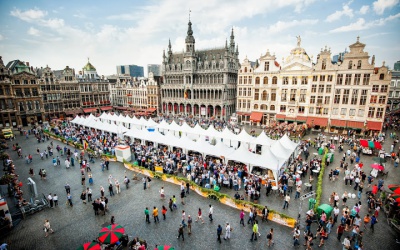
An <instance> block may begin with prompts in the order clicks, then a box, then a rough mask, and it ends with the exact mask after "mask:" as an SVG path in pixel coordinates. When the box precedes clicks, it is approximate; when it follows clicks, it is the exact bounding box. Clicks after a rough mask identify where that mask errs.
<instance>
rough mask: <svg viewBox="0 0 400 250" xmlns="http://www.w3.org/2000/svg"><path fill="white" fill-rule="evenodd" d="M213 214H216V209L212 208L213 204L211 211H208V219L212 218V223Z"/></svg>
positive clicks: (211, 219)
mask: <svg viewBox="0 0 400 250" xmlns="http://www.w3.org/2000/svg"><path fill="white" fill-rule="evenodd" d="M213 213H214V207H213V206H211V204H210V209H209V211H208V218H210V221H211V222H212V221H213Z"/></svg>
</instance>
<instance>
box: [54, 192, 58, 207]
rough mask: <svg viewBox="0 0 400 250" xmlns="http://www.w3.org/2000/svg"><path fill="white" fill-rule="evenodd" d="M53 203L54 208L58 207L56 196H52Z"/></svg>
mask: <svg viewBox="0 0 400 250" xmlns="http://www.w3.org/2000/svg"><path fill="white" fill-rule="evenodd" d="M53 201H54V206H55V207H57V206H58V196H57V194H54V196H53Z"/></svg>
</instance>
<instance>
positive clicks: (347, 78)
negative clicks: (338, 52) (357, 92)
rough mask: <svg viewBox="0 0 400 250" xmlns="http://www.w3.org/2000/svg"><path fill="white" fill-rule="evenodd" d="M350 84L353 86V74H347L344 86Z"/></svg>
mask: <svg viewBox="0 0 400 250" xmlns="http://www.w3.org/2000/svg"><path fill="white" fill-rule="evenodd" d="M350 84H351V74H346V79H345V81H344V85H350Z"/></svg>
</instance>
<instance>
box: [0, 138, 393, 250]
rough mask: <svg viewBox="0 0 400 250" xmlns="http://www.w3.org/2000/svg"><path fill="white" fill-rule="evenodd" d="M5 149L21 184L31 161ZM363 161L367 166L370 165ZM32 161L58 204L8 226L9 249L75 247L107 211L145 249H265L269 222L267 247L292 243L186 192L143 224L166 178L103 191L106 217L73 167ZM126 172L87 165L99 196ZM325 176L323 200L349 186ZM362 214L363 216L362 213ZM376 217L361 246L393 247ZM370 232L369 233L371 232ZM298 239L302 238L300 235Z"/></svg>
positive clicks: (274, 204)
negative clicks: (255, 231)
mask: <svg viewBox="0 0 400 250" xmlns="http://www.w3.org/2000/svg"><path fill="white" fill-rule="evenodd" d="M17 142H18V143H19V144H20V145H21V146H22V148H23V154H28V153H34V152H36V148H37V147H39V148H40V149H41V150H44V149H45V147H47V145H48V143H47V142H46V143H40V144H38V143H37V141H36V140H34V139H33V138H30V139H29V140H25V139H24V138H23V137H21V136H19V135H17ZM57 144H59V145H62V143H61V142H58V141H54V146H56V145H57ZM385 146H386V147H389V143H386V144H385ZM312 152H313V151H312ZM10 154H11V156H12V158H13V160H14V161H15V165H16V166H17V172H18V174H19V175H20V180H23V181H24V184H25V183H26V179H27V178H28V177H29V175H28V170H29V167H30V166H29V165H27V164H26V163H25V161H24V160H23V159H18V158H17V156H16V152H13V151H12V152H10ZM338 159H339V158H338V156H336V157H335V163H338V162H339V160H338ZM363 161H364V162H367V157H365V159H364V157H363ZM366 165H367V166H368V165H369V164H366ZM32 166H33V168H34V169H35V174H36V175H35V176H34V177H33V179H34V180H35V181H36V182H37V189H38V192H39V193H44V194H46V195H47V194H48V193H53V194H54V193H57V195H58V196H59V200H60V201H59V203H60V206H59V207H57V208H54V209H50V208H49V209H46V210H45V211H42V212H39V213H36V214H34V215H31V216H28V217H27V218H26V219H25V220H24V221H22V222H21V223H20V224H19V225H18V226H17V227H16V228H15V229H14V230H13V232H12V233H11V234H9V235H8V236H6V237H5V238H1V240H2V241H6V240H10V241H11V247H10V248H9V249H11V250H12V249H26V250H28V249H29V250H31V249H76V248H77V247H79V246H80V245H81V244H82V243H84V242H87V241H91V240H93V239H95V238H96V237H97V234H98V232H99V230H100V229H101V228H102V227H103V226H104V225H107V224H108V222H109V220H110V217H111V215H115V217H116V223H119V224H121V225H122V226H124V227H125V229H126V231H127V233H128V234H129V236H139V237H140V238H143V239H146V240H147V241H148V243H149V246H150V248H149V249H152V247H154V246H155V245H156V244H170V245H173V246H174V247H175V248H176V249H266V248H267V245H266V234H267V231H268V230H269V229H270V227H273V228H274V230H275V246H273V247H271V249H291V248H293V242H292V234H291V229H290V228H287V227H284V226H280V225H278V224H276V223H269V224H267V223H262V224H261V225H260V232H261V240H259V241H257V242H250V241H249V239H250V237H251V229H250V227H249V226H246V227H241V226H239V211H237V210H235V209H232V208H230V207H227V206H225V205H222V204H220V203H218V202H216V201H213V200H209V199H206V198H202V197H200V196H198V195H197V194H194V193H191V194H190V195H189V197H188V198H187V199H186V205H184V206H182V205H178V211H174V212H168V213H167V220H166V221H162V218H161V222H160V223H159V224H154V223H151V224H149V225H147V224H146V223H145V220H144V214H143V210H144V208H145V207H146V206H147V207H149V208H152V207H153V206H157V207H158V208H159V210H161V206H162V205H163V204H164V205H166V206H167V201H166V200H165V201H162V200H160V199H159V193H158V190H159V189H160V188H161V186H164V188H165V192H166V196H167V197H170V196H172V195H173V194H175V195H176V196H177V197H179V186H176V185H173V184H169V183H165V182H162V181H160V180H153V181H152V182H151V187H150V189H147V190H143V187H142V184H141V182H140V181H138V182H136V183H135V182H134V181H132V182H131V188H130V189H129V190H126V189H125V187H122V188H121V189H122V193H121V194H119V195H116V196H113V197H110V196H109V195H108V192H106V195H107V197H108V198H109V208H110V213H109V214H107V215H106V216H95V215H94V212H93V209H92V206H91V205H90V204H88V205H84V204H82V202H80V200H79V195H80V193H81V191H82V189H83V186H82V185H81V183H80V182H81V181H80V172H79V168H78V167H77V166H75V167H71V168H70V169H65V167H64V166H63V161H62V163H61V166H60V167H54V166H53V165H52V163H51V159H50V158H49V159H48V160H43V161H42V160H40V157H39V156H38V155H34V160H33V163H32ZM39 168H45V169H46V170H47V174H48V178H47V180H40V178H39V176H38V175H37V173H38V171H39ZM125 171H126V170H125V168H124V167H123V165H122V164H121V163H111V164H110V170H109V171H105V172H102V171H101V167H100V166H99V163H98V162H96V164H92V174H93V178H94V185H93V186H91V188H92V190H93V198H97V197H99V196H100V186H101V185H103V186H104V187H105V188H106V186H107V178H108V176H109V175H110V174H111V175H112V176H113V177H114V178H117V179H118V180H119V181H120V182H122V180H123V176H124V175H125ZM389 171H391V173H390V174H389V177H388V180H387V181H386V183H394V182H397V183H398V182H399V177H398V174H397V175H396V174H392V173H394V172H395V171H398V170H397V169H396V170H393V166H392V165H391V166H389ZM127 174H128V176H132V173H127ZM327 178H328V175H327V174H326V175H325V179H324V181H325V183H326V184H327V185H326V187H325V188H324V195H323V197H324V198H323V201H327V199H328V197H329V194H330V193H331V192H332V191H333V190H336V191H338V192H339V193H341V192H342V191H343V190H344V189H348V190H349V191H350V188H351V187H347V188H346V187H345V186H344V185H343V184H342V182H339V181H338V182H336V183H329V180H327ZM66 182H68V183H69V184H70V185H71V190H72V195H73V202H74V207H73V208H71V207H67V206H66V205H65V201H66V193H65V189H64V185H65V183H66ZM386 183H385V184H386ZM87 185H88V184H87ZM331 187H333V188H331ZM23 190H24V193H25V194H28V188H27V185H24V187H23ZM223 191H224V190H223ZM263 193H264V192H263ZM264 197H265V196H263V198H262V199H261V203H264V202H266V200H265V198H264ZM178 200H179V199H178ZM292 200H293V199H292ZM362 201H363V203H364V204H366V201H365V197H363V199H362ZM349 203H350V202H349ZM208 204H212V205H213V206H214V218H215V219H214V222H212V223H210V222H209V221H208V220H207V213H208ZM268 205H269V206H270V207H271V208H274V209H276V210H279V209H280V208H281V206H282V205H283V204H282V201H281V200H279V198H269V200H268ZM297 206H298V201H294V202H292V203H291V205H290V206H289V210H287V213H288V214H289V215H291V216H296V215H297V212H298V207H297ZM199 207H201V208H202V210H203V218H204V219H205V221H206V223H205V224H198V223H194V225H193V229H192V231H193V233H192V235H191V236H188V235H187V233H186V232H185V242H182V241H181V240H177V239H176V236H177V234H178V232H177V230H178V226H179V224H180V221H181V219H180V218H181V210H182V209H184V210H185V211H186V215H189V214H190V215H192V217H194V216H195V215H196V213H197V209H198V208H199ZM364 208H365V207H364ZM363 210H364V209H363ZM364 212H365V210H364ZM361 214H362V215H364V213H361ZM44 219H49V220H50V222H51V225H52V227H53V229H54V230H55V233H54V234H53V235H50V236H49V237H48V238H45V237H44V232H43V230H42V228H43V221H44ZM246 219H247V215H246ZM379 220H380V223H378V224H377V225H376V230H375V233H374V234H372V233H370V232H367V233H366V235H365V236H364V242H365V246H366V247H367V249H379V248H382V249H396V248H395V245H393V242H394V240H395V238H396V237H395V233H394V232H393V231H392V230H391V229H390V228H389V226H388V225H387V223H386V222H385V220H384V215H383V214H381V215H380V217H379ZM226 222H229V223H231V225H232V227H233V228H234V230H233V232H232V238H231V240H228V241H223V242H222V244H221V245H220V244H219V243H218V242H217V241H216V227H217V225H218V224H221V225H222V226H223V225H224V224H225V223H226ZM315 229H316V225H313V228H312V230H313V231H315ZM224 231H225V230H224ZM224 231H223V233H224ZM333 232H334V231H333ZM372 235H373V237H370V236H372ZM27 236H29V237H27ZM300 243H301V244H303V243H304V240H303V238H302V239H301V241H300ZM317 244H318V243H317V242H315V243H314V245H315V246H314V248H317ZM322 248H326V249H340V248H341V244H340V243H339V242H338V241H337V240H336V238H335V237H330V238H329V240H327V241H326V243H325V246H323V247H322Z"/></svg>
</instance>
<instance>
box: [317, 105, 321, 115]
mask: <svg viewBox="0 0 400 250" xmlns="http://www.w3.org/2000/svg"><path fill="white" fill-rule="evenodd" d="M315 114H317V115H320V114H322V108H320V107H316V108H315Z"/></svg>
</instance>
